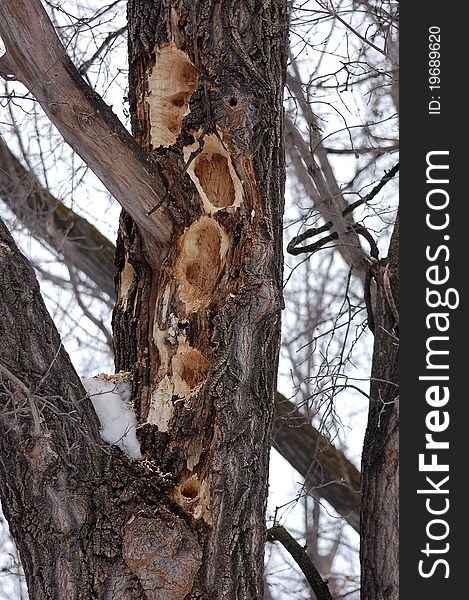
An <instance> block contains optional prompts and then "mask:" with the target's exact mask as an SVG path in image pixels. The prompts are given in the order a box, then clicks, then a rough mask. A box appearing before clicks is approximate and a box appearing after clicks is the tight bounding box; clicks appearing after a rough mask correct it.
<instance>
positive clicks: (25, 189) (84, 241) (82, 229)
mask: <svg viewBox="0 0 469 600" xmlns="http://www.w3.org/2000/svg"><path fill="white" fill-rule="evenodd" d="M0 198H1V199H2V200H3V201H4V202H5V204H6V205H7V206H8V208H9V209H10V210H11V211H12V212H13V214H14V215H15V216H16V217H17V218H18V219H19V220H20V221H21V222H22V223H23V225H25V227H27V228H28V229H29V231H30V232H31V233H32V235H33V236H34V237H36V238H37V239H42V240H44V241H45V242H47V243H48V244H49V245H50V246H51V247H52V248H53V249H54V250H55V251H56V252H58V253H59V254H61V255H62V256H63V257H64V259H65V261H66V262H67V263H69V264H71V265H73V266H74V267H75V268H76V269H79V270H80V271H82V272H83V273H85V275H87V276H88V277H89V278H90V279H91V280H92V281H94V282H95V283H96V285H97V286H98V287H99V288H100V289H101V290H102V291H103V292H104V293H105V294H107V295H108V296H109V297H110V298H111V299H114V298H115V291H114V280H113V273H114V252H115V248H114V244H112V243H111V242H110V241H109V240H108V239H107V238H106V237H105V236H104V235H103V234H102V233H100V232H99V231H98V230H97V229H96V228H95V227H93V226H92V225H91V224H90V223H89V222H88V221H87V220H86V219H83V217H80V216H79V215H77V214H76V213H75V212H73V211H72V210H70V209H69V208H67V207H66V206H65V204H63V202H61V201H60V200H59V199H58V198H55V197H54V196H53V195H52V194H51V193H50V192H49V190H47V189H46V188H44V187H43V186H42V185H41V184H40V182H39V181H38V179H37V177H36V175H35V174H34V173H32V172H31V171H29V170H28V169H26V168H25V167H24V166H23V165H22V164H21V162H20V161H19V160H18V159H17V158H16V156H15V155H14V154H13V153H12V152H11V151H10V150H9V148H8V146H7V145H6V143H5V142H4V140H3V139H2V138H1V137H0Z"/></svg>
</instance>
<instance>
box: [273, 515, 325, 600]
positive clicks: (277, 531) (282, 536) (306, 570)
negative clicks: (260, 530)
mask: <svg viewBox="0 0 469 600" xmlns="http://www.w3.org/2000/svg"><path fill="white" fill-rule="evenodd" d="M267 539H268V540H269V541H273V540H278V541H279V542H280V543H281V544H282V545H283V547H284V548H285V550H287V551H288V552H289V553H290V554H291V556H292V558H293V559H294V561H295V562H296V564H297V565H298V566H299V567H300V569H301V571H302V572H303V574H304V576H305V577H306V579H307V581H308V583H309V585H310V586H311V589H312V590H313V592H314V593H315V594H316V598H317V600H332V596H331V593H330V591H329V588H328V587H327V583H326V582H325V581H324V580H323V578H322V577H321V575H320V574H319V571H318V570H317V569H316V567H315V566H314V564H313V561H312V560H311V559H310V557H309V556H308V554H307V552H306V551H305V549H304V548H302V547H301V546H300V544H299V543H298V542H297V541H296V540H295V539H294V538H293V537H292V536H291V535H290V534H289V533H288V531H287V530H286V529H285V527H281V526H279V525H275V526H274V527H271V528H270V529H268V530H267Z"/></svg>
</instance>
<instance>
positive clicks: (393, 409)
mask: <svg viewBox="0 0 469 600" xmlns="http://www.w3.org/2000/svg"><path fill="white" fill-rule="evenodd" d="M373 273H374V275H375V279H376V282H377V298H376V303H375V344H374V352H373V365H372V372H371V377H372V379H371V391H370V409H369V416H368V426H367V430H366V434H365V441H364V447H363V456H362V510H361V523H360V531H361V551H360V554H361V573H362V575H361V579H362V581H361V598H362V600H397V598H398V596H399V569H398V564H399V562H398V542H399V539H398V509H399V479H398V476H399V473H398V468H399V445H398V444H399V439H398V433H399V379H398V374H399V373H398V351H399V337H398V336H399V316H398V313H397V310H398V306H399V304H398V298H399V220H397V221H396V225H395V227H394V232H393V235H392V239H391V243H390V248H389V256H388V258H387V260H386V261H384V264H378V265H376V266H375V267H373Z"/></svg>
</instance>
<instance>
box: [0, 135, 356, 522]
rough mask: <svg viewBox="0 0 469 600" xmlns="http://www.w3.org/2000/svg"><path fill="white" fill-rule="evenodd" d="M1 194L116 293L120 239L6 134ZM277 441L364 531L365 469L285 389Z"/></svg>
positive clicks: (279, 401)
mask: <svg viewBox="0 0 469 600" xmlns="http://www.w3.org/2000/svg"><path fill="white" fill-rule="evenodd" d="M0 198H2V200H4V202H5V203H6V205H7V206H8V207H9V208H10V210H11V211H12V212H13V213H14V214H15V215H16V216H17V217H18V218H19V219H20V220H21V222H22V224H23V225H25V226H26V227H27V228H28V229H29V230H30V231H31V232H32V234H33V235H34V237H36V238H38V239H41V240H45V241H46V242H47V243H49V244H50V245H51V246H52V247H53V248H54V249H55V250H56V251H57V252H58V253H59V254H61V255H62V256H63V258H64V260H65V262H66V263H67V264H69V265H71V266H73V267H74V268H75V269H78V270H82V271H83V272H84V273H85V274H86V275H87V276H88V277H89V278H90V279H91V280H92V281H93V283H94V284H95V285H96V287H97V289H98V290H100V291H101V292H104V293H105V294H108V295H109V296H111V298H112V297H114V281H113V272H114V266H113V260H114V253H115V246H114V244H112V243H111V242H110V241H109V240H108V239H107V238H105V237H104V236H102V234H100V232H99V231H98V230H97V229H96V228H95V227H94V226H93V225H92V224H91V223H90V222H88V221H86V220H85V219H83V218H81V217H80V216H79V215H77V214H75V213H74V212H73V211H71V210H70V209H68V208H67V207H66V206H65V205H64V204H63V203H62V202H61V201H60V200H59V199H58V198H55V197H54V196H52V195H51V193H50V192H49V191H48V190H47V189H45V188H44V187H43V186H42V185H41V184H40V183H39V181H38V180H37V178H36V176H35V175H34V173H32V172H30V171H28V170H27V169H26V168H25V167H24V166H23V165H22V164H21V162H20V161H19V160H18V159H17V158H16V156H14V154H13V153H12V152H11V151H10V150H9V149H8V147H7V146H6V144H5V143H4V142H3V140H2V139H1V138H0ZM272 444H273V445H274V447H275V449H276V450H278V452H280V454H281V455H282V456H283V457H284V458H285V460H287V461H288V462H289V463H290V464H291V465H292V467H293V468H294V469H296V470H297V471H298V472H299V473H300V474H301V475H302V476H303V477H304V478H305V480H307V485H308V488H309V489H311V490H312V493H313V494H314V496H315V497H317V498H324V499H325V500H327V501H328V502H329V503H330V504H331V505H332V506H333V507H334V509H335V510H336V511H337V512H338V513H339V514H340V515H342V516H343V517H344V519H345V520H346V521H347V522H348V523H349V524H350V525H351V526H352V527H353V528H354V529H355V530H356V531H359V522H360V473H359V472H358V470H357V469H356V468H355V467H354V466H353V465H352V464H351V463H350V461H349V460H348V459H347V458H346V456H344V454H343V452H341V451H340V450H339V449H337V448H335V447H334V446H333V444H331V443H330V441H329V440H328V439H327V438H325V437H324V436H323V435H321V433H320V432H319V431H318V430H317V429H316V428H315V427H313V426H312V425H311V423H310V422H309V421H308V419H306V417H305V416H304V415H302V414H301V413H300V412H299V411H298V410H297V408H296V407H295V405H294V404H293V403H292V402H290V401H289V400H287V399H286V398H285V397H284V396H283V395H282V394H280V393H279V392H277V393H276V394H275V416H274V423H273V430H272Z"/></svg>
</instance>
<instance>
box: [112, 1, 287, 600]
mask: <svg viewBox="0 0 469 600" xmlns="http://www.w3.org/2000/svg"><path fill="white" fill-rule="evenodd" d="M128 23H129V27H128V30H129V44H130V47H129V53H130V55H129V56H130V61H129V64H130V94H129V97H130V106H131V117H132V125H133V131H134V135H135V137H136V139H137V140H138V141H139V143H140V144H141V145H142V146H143V148H144V150H146V151H147V152H148V153H149V154H150V155H151V156H152V158H153V159H154V160H156V161H158V162H159V163H160V164H164V165H166V171H165V173H166V176H167V178H168V180H170V179H171V178H174V177H179V178H183V180H184V182H185V185H186V186H187V190H188V193H187V194H185V195H183V194H180V195H179V196H178V195H175V194H174V192H173V198H174V203H175V205H177V206H178V207H179V210H180V211H181V213H182V214H183V215H184V218H182V217H181V218H179V219H178V218H175V220H174V235H173V237H172V242H171V247H170V249H169V251H168V253H167V254H166V255H165V257H161V256H160V255H158V254H155V255H151V254H149V253H145V252H143V251H142V249H143V248H144V247H145V246H144V240H142V237H141V235H140V234H139V231H138V230H137V229H136V228H135V227H134V224H133V222H132V221H131V219H130V218H129V217H128V216H127V215H123V216H122V219H121V226H120V234H119V240H118V247H117V263H118V271H119V273H118V275H117V289H118V300H117V304H116V310H115V312H114V333H115V339H116V357H117V360H116V368H117V369H118V370H128V371H131V372H132V373H133V375H134V396H135V405H136V410H137V418H138V422H139V436H140V439H141V442H142V450H143V451H144V452H145V453H146V456H147V458H148V459H149V460H150V461H151V462H152V463H153V464H154V465H155V468H157V469H158V470H159V471H160V472H162V473H167V474H168V477H170V478H171V480H172V481H173V485H174V487H173V491H172V494H171V496H172V499H173V500H175V501H176V502H177V503H178V505H179V506H180V508H181V510H182V511H183V512H184V514H187V515H190V517H191V519H193V527H194V531H196V532H197V536H198V539H199V540H200V543H201V544H202V546H203V560H201V561H200V564H199V571H198V576H197V581H196V582H195V584H194V586H193V588H192V590H191V593H192V594H200V595H201V597H202V598H204V599H207V600H210V599H213V600H214V599H218V598H220V599H222V598H224V599H226V598H233V599H234V598H239V599H241V598H242V599H246V600H247V599H250V600H254V599H257V598H262V564H263V551H264V542H265V525H264V522H265V521H264V519H265V504H266V494H267V474H268V451H269V442H270V432H271V424H272V413H273V399H274V392H275V384H276V371H277V360H278V348H279V333H280V310H281V307H282V300H281V284H282V227H281V218H282V212H283V188H284V157H283V123H282V121H283V119H282V92H283V85H284V78H285V65H286V48H287V29H288V27H287V26H288V17H287V9H286V3H284V2H278V1H277V0H268V1H267V2H263V3H259V2H257V1H254V0H242V1H238V2H232V1H227V0H223V1H220V0H216V1H215V0H191V1H189V0H173V1H169V0H167V1H164V0H163V1H161V2H157V3H155V2H153V1H150V0H130V2H129V4H128ZM160 201H163V202H165V199H164V198H161V199H160ZM191 597H195V596H191ZM181 598H182V597H181Z"/></svg>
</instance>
